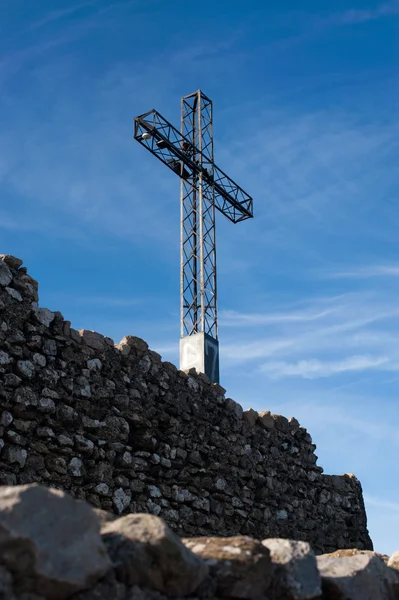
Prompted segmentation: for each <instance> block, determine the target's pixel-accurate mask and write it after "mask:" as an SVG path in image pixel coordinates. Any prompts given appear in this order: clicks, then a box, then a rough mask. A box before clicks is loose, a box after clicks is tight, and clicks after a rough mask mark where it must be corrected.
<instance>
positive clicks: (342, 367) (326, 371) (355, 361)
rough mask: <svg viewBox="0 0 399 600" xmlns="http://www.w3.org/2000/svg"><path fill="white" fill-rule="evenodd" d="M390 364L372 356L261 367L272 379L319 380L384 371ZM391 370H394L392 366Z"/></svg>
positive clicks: (382, 358)
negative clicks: (294, 377)
mask: <svg viewBox="0 0 399 600" xmlns="http://www.w3.org/2000/svg"><path fill="white" fill-rule="evenodd" d="M388 364H389V359H388V358H387V357H385V356H384V357H372V356H349V357H347V358H345V359H343V360H337V361H331V360H325V361H322V360H318V359H309V360H300V361H298V362H296V363H286V362H269V363H266V364H264V365H262V366H261V367H260V370H261V371H262V372H264V373H267V374H268V375H269V377H271V378H272V379H278V378H280V377H287V376H288V377H290V376H297V377H303V378H304V379H318V378H320V377H331V376H332V375H336V374H339V373H347V372H351V371H365V370H370V369H374V368H376V367H379V368H380V369H384V367H386V366H387V365H388ZM389 370H392V365H391V366H390V368H389Z"/></svg>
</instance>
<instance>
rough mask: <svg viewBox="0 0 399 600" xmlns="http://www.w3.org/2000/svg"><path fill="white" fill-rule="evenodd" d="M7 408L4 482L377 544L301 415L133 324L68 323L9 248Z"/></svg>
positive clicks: (119, 510) (350, 488) (1, 314)
mask: <svg viewBox="0 0 399 600" xmlns="http://www.w3.org/2000/svg"><path fill="white" fill-rule="evenodd" d="M0 409H1V413H0V485H6V486H15V485H25V484H30V483H40V484H44V485H46V486H51V487H52V488H57V489H59V490H65V491H67V492H68V494H69V495H70V496H71V497H74V498H75V499H85V500H87V501H88V502H89V503H90V504H91V505H92V506H93V507H95V508H97V509H102V510H104V511H108V512H110V513H114V514H116V515H118V516H124V515H129V514H130V513H148V514H149V515H153V516H156V517H160V518H162V519H163V520H164V521H165V522H166V523H167V524H168V526H169V527H170V529H171V530H173V531H174V532H175V533H176V534H178V535H180V536H182V537H184V538H186V537H200V536H208V537H209V536H221V537H224V538H225V537H231V536H252V537H256V538H257V539H266V538H290V539H291V540H301V541H302V542H308V543H310V544H311V546H312V548H313V550H314V552H315V553H316V554H321V553H326V552H333V551H335V550H337V549H344V548H357V549H359V550H372V542H371V540H370V537H369V535H368V531H367V525H366V514H365V509H364V504H363V498H362V489H361V485H360V482H359V481H358V480H357V479H356V477H355V476H354V475H351V474H346V475H343V476H334V475H325V474H323V472H322V471H323V470H322V468H321V467H319V466H318V465H317V464H316V461H317V457H316V456H315V454H314V450H315V448H316V446H315V445H314V444H313V443H312V439H311V437H310V435H309V433H307V431H306V429H305V428H303V427H301V426H300V425H299V423H298V421H297V420H296V419H295V418H291V419H287V418H285V417H284V416H281V415H272V414H270V412H268V411H265V412H263V413H259V414H258V413H257V412H256V411H254V410H252V409H249V410H247V411H244V412H243V410H242V408H241V406H240V405H239V404H237V403H236V402H234V400H232V399H230V398H226V397H225V390H224V389H223V388H222V387H220V386H219V385H215V384H211V383H210V382H209V381H207V380H206V378H205V377H204V376H202V375H197V374H195V373H184V372H181V371H178V370H177V369H176V368H175V367H174V366H173V365H172V364H170V363H168V362H162V360H161V357H160V356H159V355H158V354H157V353H156V352H153V351H152V350H150V349H149V348H148V345H147V344H146V343H145V342H144V341H143V340H141V339H139V338H136V337H133V336H128V337H125V338H124V339H123V340H122V341H121V342H120V343H119V344H117V345H115V344H114V342H113V341H112V340H111V339H109V338H107V337H104V336H102V335H100V334H99V333H95V332H93V331H87V330H81V331H76V330H74V329H73V328H71V325H70V322H68V321H66V320H65V319H64V317H63V316H62V315H61V314H60V313H59V312H52V311H50V310H48V309H47V308H41V307H39V305H38V284H37V282H36V281H35V280H34V279H32V277H30V276H29V275H28V274H27V270H26V268H24V267H22V261H21V260H19V259H17V258H15V257H12V256H9V255H0ZM126 518H127V517H126ZM110 535H111V533H110ZM215 543H216V542H215ZM248 543H249V544H250V543H251V542H248ZM212 547H213V546H212ZM197 550H198V549H197ZM269 550H270V552H272V551H273V548H270V547H269ZM203 551H204V552H207V550H206V549H204V550H203ZM290 551H291V550H290V549H288V550H287V552H290ZM295 551H296V550H295ZM201 552H202V551H199V550H198V551H197V552H196V554H197V555H201ZM212 552H213V550H212ZM262 552H263V551H262ZM362 556H369V555H367V554H364V555H362ZM259 560H261V559H259ZM354 560H355V561H358V560H360V559H358V558H356V557H355V559H354ZM362 560H366V559H362ZM367 560H368V559H367ZM370 560H371V559H370ZM255 571H256V569H255ZM143 581H144V580H143ZM185 593H186V592H185ZM237 597H244V596H237ZM154 598H155V596H154Z"/></svg>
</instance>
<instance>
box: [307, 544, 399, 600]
mask: <svg viewBox="0 0 399 600" xmlns="http://www.w3.org/2000/svg"><path fill="white" fill-rule="evenodd" d="M317 566H318V569H319V572H320V575H321V578H322V589H323V600H391V599H392V600H396V599H397V598H399V574H398V573H397V572H396V571H395V570H394V569H391V568H390V567H388V566H387V565H386V564H385V563H384V561H383V560H382V559H381V558H380V557H379V556H378V555H376V554H375V553H374V552H370V551H364V552H358V553H356V554H353V555H352V556H329V555H322V556H318V557H317Z"/></svg>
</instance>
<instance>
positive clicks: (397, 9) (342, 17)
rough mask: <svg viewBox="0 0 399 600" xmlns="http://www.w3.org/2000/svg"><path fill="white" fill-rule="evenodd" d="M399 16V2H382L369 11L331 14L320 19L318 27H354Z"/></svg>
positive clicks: (359, 10)
mask: <svg viewBox="0 0 399 600" xmlns="http://www.w3.org/2000/svg"><path fill="white" fill-rule="evenodd" d="M397 14H399V2H397V1H394V2H384V3H383V4H380V5H378V6H376V7H375V8H370V9H367V8H366V9H361V8H355V9H349V10H345V11H343V12H338V13H333V14H331V15H329V16H328V17H326V18H324V19H323V18H322V19H320V21H319V22H318V25H319V26H334V25H336V26H339V25H355V24H357V23H365V22H367V21H374V20H376V19H381V18H382V17H387V16H394V15H397Z"/></svg>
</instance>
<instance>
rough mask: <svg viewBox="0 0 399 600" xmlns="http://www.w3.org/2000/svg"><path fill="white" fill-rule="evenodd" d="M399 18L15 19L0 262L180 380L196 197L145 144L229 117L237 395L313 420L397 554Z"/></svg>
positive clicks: (226, 379) (191, 12)
mask: <svg viewBox="0 0 399 600" xmlns="http://www.w3.org/2000/svg"><path fill="white" fill-rule="evenodd" d="M398 17H399V2H385V3H377V2H355V1H352V2H351V1H350V0H345V2H344V1H343V0H341V1H335V2H332V1H331V0H326V1H325V2H322V3H321V2H316V1H313V2H312V1H310V0H303V1H302V2H301V3H299V2H295V3H294V2H288V1H286V2H277V1H276V0H274V1H273V2H264V1H260V0H247V1H246V2H240V3H233V2H231V1H229V2H227V1H225V0H220V1H219V2H210V1H208V0H203V2H202V3H200V4H198V3H194V4H192V3H191V4H190V3H188V2H185V1H183V0H170V1H169V2H165V1H162V0H147V1H146V2H142V1H140V2H139V1H136V0H120V1H115V2H112V0H111V1H110V0H91V1H90V0H89V1H87V2H77V1H75V0H63V1H55V2H54V1H51V2H50V1H49V0H41V1H40V2H31V3H27V2H23V0H12V1H11V0H3V2H2V3H1V6H0V33H1V35H0V85H1V90H2V93H1V96H0V240H1V244H0V252H6V253H11V254H14V255H16V256H18V257H21V258H23V259H24V261H25V264H26V266H27V267H28V268H29V272H30V273H31V274H32V275H33V276H34V277H36V278H37V279H38V280H39V282H40V302H41V305H42V306H47V307H49V308H51V309H53V310H61V312H62V313H63V314H64V316H65V317H66V318H68V319H70V320H71V321H72V325H73V326H74V327H75V328H77V329H80V328H82V327H84V328H86V329H94V330H96V331H100V332H102V333H104V334H106V335H109V336H110V337H112V338H113V339H114V340H115V341H116V342H118V341H119V340H120V339H121V338H122V337H123V336H124V335H127V334H133V335H138V336H140V337H143V338H144V339H146V340H147V341H148V342H149V343H150V345H151V347H152V348H153V349H155V350H158V351H159V352H160V353H161V354H162V355H163V357H164V358H165V359H166V360H172V361H173V362H175V363H177V362H178V337H179V183H178V179H177V178H176V176H175V175H174V174H173V173H172V172H169V171H168V170H167V169H166V168H164V167H163V166H162V165H161V164H160V163H159V162H158V161H156V159H155V158H153V157H152V156H151V155H150V154H149V153H148V152H145V151H144V149H143V148H142V147H141V146H140V145H139V144H137V143H136V142H134V140H133V137H132V131H133V128H132V119H133V117H134V116H135V115H138V114H141V113H143V112H145V111H147V110H149V109H151V108H156V109H157V110H159V111H160V112H161V114H163V115H164V116H165V117H166V118H168V119H169V120H171V121H173V122H174V123H176V125H177V126H178V123H179V118H180V98H181V96H183V95H186V94H188V93H190V92H193V91H195V90H197V89H199V88H201V89H203V91H204V92H205V93H206V94H207V95H208V96H209V97H211V98H212V100H213V102H214V133H215V158H216V162H217V164H218V165H219V166H220V167H221V168H222V169H223V170H226V171H227V172H228V173H229V174H230V175H231V176H232V177H233V179H235V180H236V181H237V182H238V183H239V184H240V185H241V186H242V187H243V188H244V189H245V190H246V191H248V193H250V194H251V195H252V196H253V197H254V209H255V218H254V219H253V220H249V221H245V222H243V223H240V224H238V225H233V224H231V223H230V222H228V221H227V220H226V219H224V218H223V217H222V215H220V214H218V215H217V244H218V250H217V253H218V285H219V287H218V293H219V315H220V328H219V337H220V346H221V382H222V384H223V385H224V387H226V388H227V393H228V395H229V396H231V397H233V398H234V399H235V400H237V401H238V402H240V403H241V404H242V405H243V406H244V407H245V408H248V407H250V406H251V407H253V408H255V409H257V410H271V411H272V412H275V413H280V414H284V415H286V416H287V417H289V416H295V417H297V418H298V419H299V420H300V422H301V424H302V425H304V426H305V427H307V428H308V430H309V431H310V433H311V435H312V437H313V439H314V441H315V443H316V444H317V446H318V449H317V451H316V453H317V454H318V456H319V463H320V464H321V465H322V466H323V467H324V469H325V471H326V472H327V473H337V474H339V473H344V472H353V473H355V474H356V475H357V476H358V477H359V479H360V480H361V482H362V485H363V488H364V493H365V498H366V506H367V511H368V519H369V528H370V532H371V535H372V538H373V540H374V543H375V547H376V549H377V550H378V551H381V552H386V553H390V552H393V551H394V550H397V549H398V548H399V501H398V498H399V469H398V458H397V457H398V454H399V430H398V417H399V409H398V406H399V403H398V401H399V344H398V338H399V306H398V301H397V298H398V293H399V238H398V222H399V208H398V190H399V185H398V183H399V181H398V179H399V178H398V155H399V152H398V115H399V112H398V101H397V98H398V81H397V78H396V72H397V67H398V45H397V43H395V36H397V35H398Z"/></svg>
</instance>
